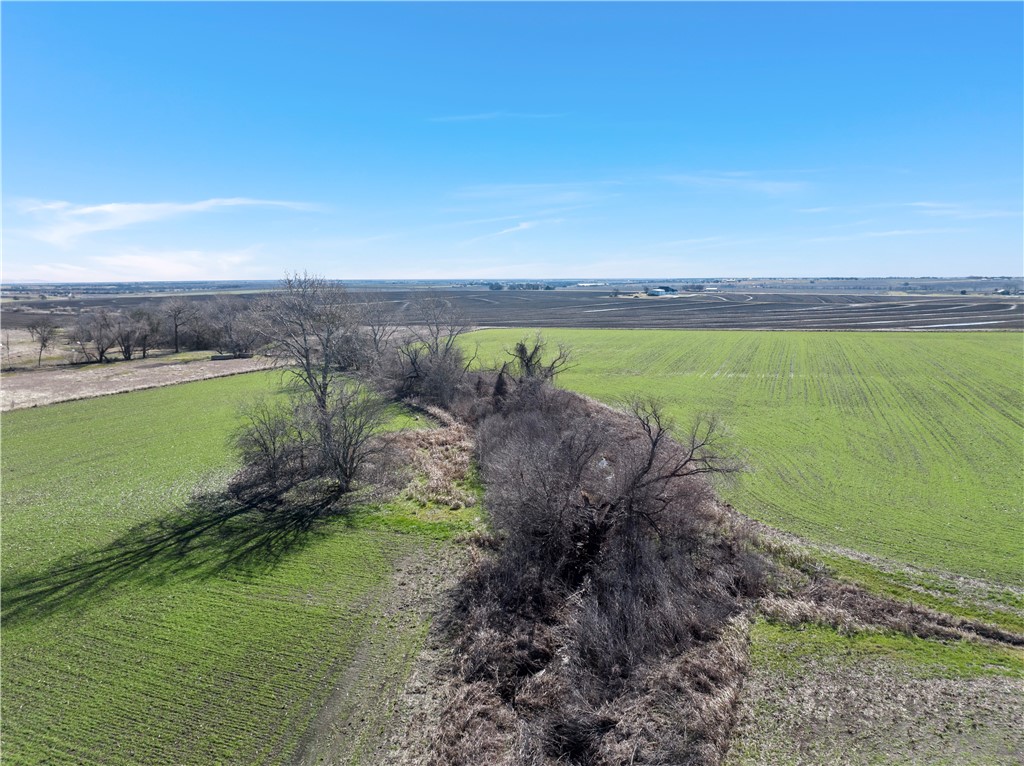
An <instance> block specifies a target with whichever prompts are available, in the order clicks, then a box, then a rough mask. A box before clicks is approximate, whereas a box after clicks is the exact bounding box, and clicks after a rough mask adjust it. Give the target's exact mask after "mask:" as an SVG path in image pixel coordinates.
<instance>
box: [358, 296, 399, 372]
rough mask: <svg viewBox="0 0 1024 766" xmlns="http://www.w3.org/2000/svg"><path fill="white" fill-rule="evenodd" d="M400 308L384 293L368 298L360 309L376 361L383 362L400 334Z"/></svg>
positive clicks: (360, 318)
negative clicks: (398, 333) (395, 338)
mask: <svg viewBox="0 0 1024 766" xmlns="http://www.w3.org/2000/svg"><path fill="white" fill-rule="evenodd" d="M400 313H401V312H400V307H399V306H398V305H396V302H395V301H394V300H392V299H390V298H388V297H387V296H386V295H384V294H382V293H373V294H370V295H367V296H366V300H365V302H364V303H363V304H362V305H361V306H360V307H359V321H360V323H361V324H362V325H363V327H364V328H365V329H366V333H367V335H368V336H369V341H370V346H371V348H372V350H373V355H374V359H375V360H377V361H379V360H382V359H383V358H384V356H385V354H387V352H388V351H389V350H390V349H391V343H392V341H393V339H394V337H395V334H396V333H397V332H398V328H399V324H398V317H399V314H400Z"/></svg>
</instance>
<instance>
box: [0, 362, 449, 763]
mask: <svg viewBox="0 0 1024 766" xmlns="http://www.w3.org/2000/svg"><path fill="white" fill-rule="evenodd" d="M280 383H281V377H280V374H279V373H256V374H249V375H239V376H235V377H229V378H221V379H216V380H209V381H203V382H198V383H189V384H184V385H179V386H172V387H168V388H161V389H153V390H147V391H140V392H136V393H131V394H120V395H117V396H108V397H103V398H99V399H91V400H84V401H78V402H70V403H66V404H58V405H52V406H49V407H43V408H39V409H33V410H23V411H17V412H12V413H8V414H5V415H4V416H3V421H2V426H3V454H2V469H3V539H2V554H3V570H2V574H3V583H2V584H3V612H4V614H3V642H2V655H0V658H2V683H3V690H2V716H3V762H4V763H5V764H11V766H14V765H15V764H42V763H76V764H159V763H168V764H170V763H181V764H253V763H266V764H269V763H281V762H288V761H289V759H290V758H292V756H293V755H294V754H295V752H296V751H297V748H298V747H299V746H300V744H301V738H302V737H303V735H304V734H305V733H306V732H307V730H308V729H309V725H310V722H311V721H312V720H313V718H314V716H316V714H317V713H318V712H319V711H320V710H321V708H322V706H323V703H324V700H325V699H326V698H327V695H328V694H329V692H330V691H331V690H332V689H333V688H334V687H335V686H336V685H337V682H338V680H339V679H340V678H342V677H343V675H344V674H347V675H344V677H345V678H347V679H350V682H351V683H352V684H353V688H357V687H359V683H360V682H361V681H360V679H362V680H365V679H367V678H371V679H377V678H379V677H384V676H387V675H388V674H394V673H401V672H404V671H403V670H402V669H403V668H405V667H407V666H408V662H409V661H411V657H414V656H415V654H416V652H417V651H418V647H419V645H420V642H421V641H422V638H423V625H422V624H414V623H410V621H409V620H408V619H407V618H406V617H404V616H403V615H402V614H396V613H395V612H394V611H393V610H388V609H386V608H384V607H383V606H382V597H383V596H384V595H385V594H386V593H387V591H388V589H389V588H390V587H391V577H392V573H393V571H394V566H395V563H396V562H397V561H399V560H400V559H402V558H403V557H405V556H407V555H409V554H410V553H413V552H415V551H422V550H424V549H427V550H429V549H430V546H433V545H437V543H436V542H432V540H433V539H436V538H439V537H444V536H445V535H444V534H443V532H444V519H443V518H442V517H439V516H437V514H434V516H433V517H432V518H431V520H430V521H429V523H426V522H425V523H424V524H423V525H422V526H423V527H424V529H423V530H421V529H420V525H418V523H417V518H416V514H417V510H416V509H404V510H403V509H397V512H396V513H397V515H396V513H390V512H387V510H385V511H380V512H376V513H375V512H373V511H372V510H364V511H363V513H361V514H358V515H356V516H355V517H354V518H353V517H350V518H340V519H335V520H333V521H324V522H320V523H310V522H309V521H308V520H305V519H302V518H287V517H282V518H275V517H273V516H267V517H263V516H258V515H257V514H244V515H235V514H232V513H231V512H229V511H226V510H225V507H224V504H223V497H222V496H221V495H220V494H219V493H218V490H220V489H222V487H223V480H224V477H225V476H226V475H227V474H228V473H229V472H230V470H231V469H232V467H233V460H234V459H233V457H232V454H231V449H230V447H229V444H228V435H229V434H230V433H231V431H232V430H233V428H234V427H235V425H236V423H237V407H238V404H239V403H240V402H241V401H243V400H244V399H246V398H249V397H252V396H258V395H269V396H273V395H275V394H276V393H277V392H278V390H279V388H280ZM465 524H466V522H465V521H464V520H458V521H457V522H456V526H464V525H465ZM421 531H424V532H425V534H419V532H421ZM410 532H411V533H412V534H410ZM380 636H388V637H390V638H388V640H381V639H380V638H379V637H380ZM357 657H358V660H359V667H358V668H356V669H355V670H353V661H354V660H355V659H356V658H357ZM363 686H366V688H370V687H369V686H368V685H367V684H363ZM349 702H350V701H346V703H345V704H346V705H349ZM377 702H379V700H374V703H375V704H376V703H377ZM353 704H354V703H353ZM349 706H350V707H351V705H349ZM346 709H348V708H346ZM370 718H372V717H368V718H367V720H366V721H365V723H364V725H365V726H367V727H370V726H374V725H376V724H375V723H374V721H373V720H370ZM355 734H358V735H359V736H364V735H365V734H366V732H359V731H357V732H355Z"/></svg>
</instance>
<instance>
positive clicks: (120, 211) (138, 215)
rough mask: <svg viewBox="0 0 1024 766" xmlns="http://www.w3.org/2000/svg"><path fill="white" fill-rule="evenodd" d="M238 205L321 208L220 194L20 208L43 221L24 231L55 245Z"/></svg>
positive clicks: (37, 203)
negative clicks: (175, 199)
mask: <svg viewBox="0 0 1024 766" xmlns="http://www.w3.org/2000/svg"><path fill="white" fill-rule="evenodd" d="M237 207H276V208H285V209H288V210H306V211H308V210H315V209H317V207H316V206H315V205H310V204H308V203H304V202H288V201H284V200H263V199H250V198H248V197H218V198H214V199H207V200H200V201H198V202H111V203H108V204H104V205H76V204H73V203H71V202H65V201H62V200H56V201H38V200H25V201H23V202H21V203H20V204H19V205H18V206H17V209H18V211H19V212H21V213H23V214H26V215H29V216H31V217H33V218H34V219H36V220H37V221H38V222H39V224H38V225H37V226H36V227H35V228H29V229H27V230H23V231H22V233H23V234H25V235H27V236H29V237H32V238H33V239H38V240H41V241H43V242H49V243H50V244H53V245H59V246H66V245H69V244H71V243H72V242H73V241H74V240H76V239H78V238H79V237H81V236H83V235H86V234H92V233H95V232H101V231H113V230H116V229H123V228H125V227H127V226H134V225H137V224H141V223H152V222H155V221H162V220H166V219H168V218H175V217H178V216H182V215H188V214H192V213H205V212H210V211H213V210H218V209H224V208H237Z"/></svg>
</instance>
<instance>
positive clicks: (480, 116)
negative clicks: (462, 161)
mask: <svg viewBox="0 0 1024 766" xmlns="http://www.w3.org/2000/svg"><path fill="white" fill-rule="evenodd" d="M564 116H565V114H564V113H547V112H504V111H499V112H478V113H475V114H450V115H445V116H442V117H431V118H430V119H429V120H428V122H485V121H488V120H546V119H550V118H552V117H564Z"/></svg>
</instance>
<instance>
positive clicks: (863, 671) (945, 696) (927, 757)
mask: <svg viewBox="0 0 1024 766" xmlns="http://www.w3.org/2000/svg"><path fill="white" fill-rule="evenodd" d="M1022 717H1024V702H1022V697H1021V682H1020V681H1019V680H1018V679H1010V678H1003V677H991V678H970V679H948V678H927V679H923V678H914V677H913V676H912V675H911V673H910V672H909V671H908V670H907V669H906V668H905V667H901V666H900V665H898V664H896V663H893V662H890V661H883V660H871V661H860V662H857V663H853V664H851V663H848V662H846V663H844V662H843V661H842V658H839V657H830V658H825V659H816V660H815V661H813V662H810V663H808V664H806V665H802V666H801V667H800V668H799V669H798V670H797V671H795V672H794V673H792V674H786V675H784V676H780V674H779V673H778V672H777V671H773V670H769V669H765V668H755V669H754V670H753V671H752V672H751V673H750V675H748V677H747V681H746V683H745V685H744V691H743V701H742V703H741V713H740V723H739V725H738V727H737V730H736V732H735V737H734V739H733V749H732V751H731V752H730V754H729V757H728V758H727V760H726V764H727V766H761V765H762V764H763V765H764V766H769V765H770V766H775V765H776V764H794V765H796V764H808V765H810V764H825V763H828V764H850V765H851V766H852V765H853V764H876V763H901V764H922V765H923V764H936V763H945V764H959V765H961V766H966V765H967V764H988V765H990V766H991V765H993V764H1007V765H1009V764H1019V763H1022V762H1024V734H1022V730H1021V728H1020V721H1021V720H1022Z"/></svg>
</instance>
